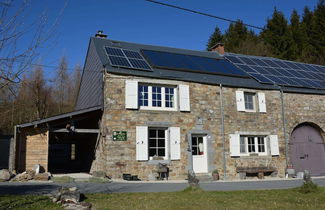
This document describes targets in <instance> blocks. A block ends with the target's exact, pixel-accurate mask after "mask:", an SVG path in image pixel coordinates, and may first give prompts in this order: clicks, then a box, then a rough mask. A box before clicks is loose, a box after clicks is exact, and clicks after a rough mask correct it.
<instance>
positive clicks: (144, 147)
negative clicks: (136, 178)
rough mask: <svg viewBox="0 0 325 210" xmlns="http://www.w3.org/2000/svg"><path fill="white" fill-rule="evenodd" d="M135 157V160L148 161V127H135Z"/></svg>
mask: <svg viewBox="0 0 325 210" xmlns="http://www.w3.org/2000/svg"><path fill="white" fill-rule="evenodd" d="M136 156H137V160H148V127H147V126H137V127H136Z"/></svg>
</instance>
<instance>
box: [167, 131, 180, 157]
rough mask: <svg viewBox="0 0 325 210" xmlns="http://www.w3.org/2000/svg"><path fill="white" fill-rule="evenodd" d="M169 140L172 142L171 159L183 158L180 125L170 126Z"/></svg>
mask: <svg viewBox="0 0 325 210" xmlns="http://www.w3.org/2000/svg"><path fill="white" fill-rule="evenodd" d="M169 142H170V159H171V160H180V159H181V129H180V128H179V127H170V128H169Z"/></svg>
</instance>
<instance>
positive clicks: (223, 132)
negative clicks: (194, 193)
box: [219, 84, 227, 180]
mask: <svg viewBox="0 0 325 210" xmlns="http://www.w3.org/2000/svg"><path fill="white" fill-rule="evenodd" d="M219 93H220V116H221V138H222V149H223V152H222V163H223V177H224V180H226V179H227V162H226V147H225V146H226V145H225V124H224V110H223V93H222V84H220V92H219Z"/></svg>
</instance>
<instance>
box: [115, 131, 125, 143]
mask: <svg viewBox="0 0 325 210" xmlns="http://www.w3.org/2000/svg"><path fill="white" fill-rule="evenodd" d="M126 140H127V132H126V131H114V132H113V141H126Z"/></svg>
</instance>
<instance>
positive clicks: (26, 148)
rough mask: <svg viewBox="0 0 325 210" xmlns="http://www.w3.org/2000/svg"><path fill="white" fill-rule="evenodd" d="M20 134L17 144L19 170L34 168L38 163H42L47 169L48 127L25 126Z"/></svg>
mask: <svg viewBox="0 0 325 210" xmlns="http://www.w3.org/2000/svg"><path fill="white" fill-rule="evenodd" d="M18 136H19V138H17V140H18V142H17V144H16V145H17V148H16V151H17V153H16V161H17V163H18V164H17V165H18V168H17V169H18V171H20V172H21V171H25V170H28V169H33V167H34V165H36V164H40V165H41V166H42V167H44V169H45V171H47V170H48V148H49V141H48V131H47V129H39V128H24V129H21V131H20V133H19V134H18Z"/></svg>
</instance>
